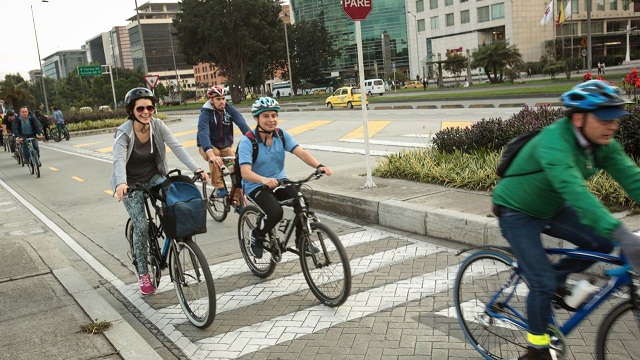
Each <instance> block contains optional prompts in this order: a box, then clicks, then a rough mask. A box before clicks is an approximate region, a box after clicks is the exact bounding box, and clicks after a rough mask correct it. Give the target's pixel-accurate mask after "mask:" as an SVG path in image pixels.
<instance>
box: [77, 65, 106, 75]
mask: <svg viewBox="0 0 640 360" xmlns="http://www.w3.org/2000/svg"><path fill="white" fill-rule="evenodd" d="M78 75H80V76H98V75H102V66H101V65H89V66H78Z"/></svg>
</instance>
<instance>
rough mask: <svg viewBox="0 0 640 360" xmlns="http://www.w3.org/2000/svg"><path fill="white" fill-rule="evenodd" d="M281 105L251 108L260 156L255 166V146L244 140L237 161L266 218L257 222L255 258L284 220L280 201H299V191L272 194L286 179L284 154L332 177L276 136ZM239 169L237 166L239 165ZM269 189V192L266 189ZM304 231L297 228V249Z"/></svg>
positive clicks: (268, 101) (262, 103)
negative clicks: (268, 237) (288, 154)
mask: <svg viewBox="0 0 640 360" xmlns="http://www.w3.org/2000/svg"><path fill="white" fill-rule="evenodd" d="M279 111H280V104H278V102H277V101H276V100H274V99H272V98H270V97H261V98H259V99H258V100H256V102H255V103H253V106H251V113H252V114H253V118H254V119H255V120H256V123H257V126H256V128H255V130H253V134H254V136H255V139H256V141H257V143H258V149H257V151H258V156H257V158H256V161H255V162H253V146H252V144H251V140H250V139H249V138H247V136H243V137H242V139H241V140H240V142H239V143H238V161H239V162H240V164H239V166H240V171H241V174H242V187H243V190H244V193H245V194H247V196H249V197H250V198H251V199H253V201H254V202H255V203H256V205H258V207H259V208H260V210H262V213H263V215H261V216H260V217H259V218H258V223H257V224H256V227H255V229H253V230H252V231H251V239H250V241H251V252H252V255H253V256H255V257H256V258H261V257H262V251H263V241H264V240H265V239H266V234H268V233H269V231H271V229H273V227H274V226H276V225H277V224H278V222H279V221H280V220H282V216H283V211H282V207H281V206H280V204H279V203H278V201H282V200H287V199H297V192H296V189H295V188H293V187H284V188H280V189H277V190H275V191H273V189H274V188H275V187H277V186H278V180H280V179H285V178H286V177H287V175H286V174H285V171H284V159H285V151H288V152H290V153H292V154H294V155H295V156H297V157H298V158H300V159H301V160H302V161H304V162H305V163H306V164H307V165H309V166H311V167H313V168H316V169H318V170H320V171H322V172H324V173H326V174H327V175H331V174H333V172H332V171H331V168H329V167H327V166H324V165H322V164H321V163H320V162H319V161H318V160H316V159H315V158H314V157H313V155H311V154H310V153H309V152H308V151H306V150H305V149H303V148H302V146H300V145H299V144H298V143H297V142H296V141H295V139H294V138H293V137H292V136H291V135H290V134H289V133H288V132H286V131H284V130H282V134H283V136H284V144H286V148H285V147H284V146H283V139H280V137H279V136H278V133H277V132H276V127H277V126H278V112H279ZM237 166H238V165H237ZM263 186H266V187H267V188H265V187H263ZM293 209H294V211H295V212H296V213H297V212H299V211H300V210H301V207H300V204H299V203H297V202H296V203H294V204H293ZM301 230H302V229H300V228H299V226H298V225H297V224H296V247H298V249H299V248H300V246H299V239H298V237H299V234H300V231H301Z"/></svg>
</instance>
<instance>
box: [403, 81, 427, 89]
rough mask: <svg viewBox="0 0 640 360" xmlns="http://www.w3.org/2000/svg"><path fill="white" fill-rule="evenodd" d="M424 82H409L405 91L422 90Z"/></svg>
mask: <svg viewBox="0 0 640 360" xmlns="http://www.w3.org/2000/svg"><path fill="white" fill-rule="evenodd" d="M422 86H423V85H422V82H421V81H417V80H412V81H409V82H407V84H406V85H405V86H404V88H405V89H419V88H422Z"/></svg>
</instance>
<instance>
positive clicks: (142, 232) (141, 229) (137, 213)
mask: <svg viewBox="0 0 640 360" xmlns="http://www.w3.org/2000/svg"><path fill="white" fill-rule="evenodd" d="M162 182H164V177H163V176H162V175H154V176H153V177H152V178H151V180H149V181H147V182H145V183H143V185H144V186H146V187H152V186H156V185H159V184H162ZM122 202H123V203H124V207H125V209H127V212H128V213H129V217H130V218H131V221H132V222H133V252H134V254H135V257H136V260H137V262H138V275H144V274H146V273H148V272H149V269H148V267H147V253H148V252H149V223H148V222H147V214H146V213H145V210H144V193H143V192H142V191H136V192H134V193H133V194H131V197H129V196H128V195H125V197H124V198H122Z"/></svg>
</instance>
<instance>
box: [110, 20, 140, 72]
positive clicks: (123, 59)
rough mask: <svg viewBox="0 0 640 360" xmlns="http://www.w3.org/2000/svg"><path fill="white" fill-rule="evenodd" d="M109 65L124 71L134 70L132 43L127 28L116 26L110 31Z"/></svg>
mask: <svg viewBox="0 0 640 360" xmlns="http://www.w3.org/2000/svg"><path fill="white" fill-rule="evenodd" d="M109 43H110V47H109V52H108V56H107V64H108V65H111V66H115V67H119V68H123V69H134V67H133V58H132V57H131V41H130V40H129V31H128V30H127V27H126V26H115V27H114V28H113V29H111V31H109Z"/></svg>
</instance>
